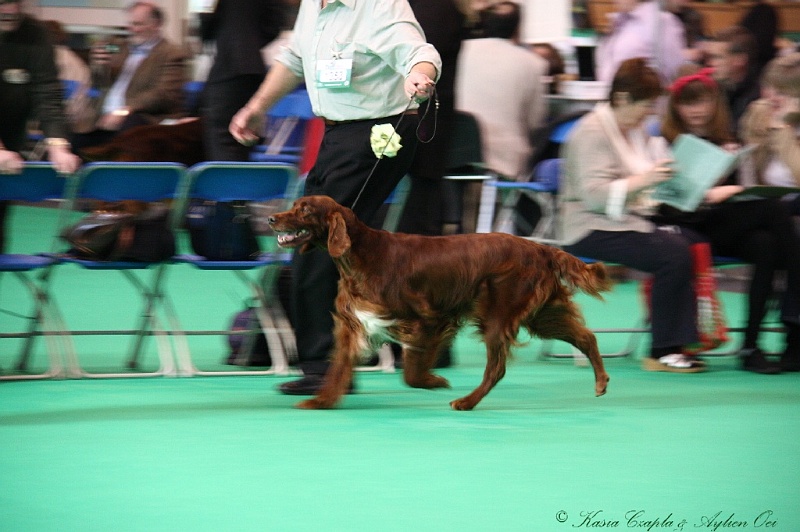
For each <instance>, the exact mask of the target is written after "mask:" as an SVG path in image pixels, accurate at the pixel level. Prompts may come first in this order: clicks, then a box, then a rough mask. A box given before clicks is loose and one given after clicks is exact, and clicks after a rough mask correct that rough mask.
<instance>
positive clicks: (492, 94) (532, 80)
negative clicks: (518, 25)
mask: <svg viewBox="0 0 800 532" xmlns="http://www.w3.org/2000/svg"><path fill="white" fill-rule="evenodd" d="M546 72H547V62H546V61H545V60H544V59H542V58H541V57H539V56H538V55H536V54H535V53H533V52H530V51H528V50H525V49H524V48H521V47H520V46H517V45H516V44H514V43H513V42H511V41H509V40H507V39H493V38H492V39H469V40H466V41H464V43H463V45H462V46H461V53H460V54H459V58H458V67H457V70H456V109H458V110H460V111H465V112H467V113H471V114H473V115H475V118H476V119H477V120H478V124H479V125H480V128H481V137H482V138H481V141H482V145H483V157H484V160H485V162H486V163H487V164H488V165H489V167H490V168H491V169H492V170H494V171H495V172H498V173H500V174H501V175H503V176H505V177H508V178H510V179H515V180H524V179H527V177H528V174H529V173H530V170H531V169H530V167H529V164H530V157H531V154H532V153H533V147H532V146H531V143H530V140H529V139H530V135H531V132H532V131H533V130H535V129H536V128H538V127H540V126H541V125H543V124H544V120H545V118H546V112H547V108H546V100H545V96H544V86H543V84H542V76H544V75H545V74H546Z"/></svg>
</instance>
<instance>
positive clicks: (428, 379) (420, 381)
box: [406, 373, 450, 390]
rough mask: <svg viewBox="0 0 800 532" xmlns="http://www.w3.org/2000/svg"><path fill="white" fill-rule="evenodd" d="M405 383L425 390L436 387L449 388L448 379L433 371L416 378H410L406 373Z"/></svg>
mask: <svg viewBox="0 0 800 532" xmlns="http://www.w3.org/2000/svg"><path fill="white" fill-rule="evenodd" d="M406 384H408V385H409V386H411V387H412V388H422V389H425V390H433V389H436V388H450V381H448V380H447V379H445V378H444V377H440V376H439V375H434V374H433V373H428V374H426V375H422V376H420V377H419V378H417V379H413V378H410V377H409V375H408V374H407V375H406Z"/></svg>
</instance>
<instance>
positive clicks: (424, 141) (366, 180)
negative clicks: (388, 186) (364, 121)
mask: <svg viewBox="0 0 800 532" xmlns="http://www.w3.org/2000/svg"><path fill="white" fill-rule="evenodd" d="M433 99H434V107H435V111H434V123H433V134H432V135H431V138H429V139H428V140H422V139H421V138H419V128H420V125H422V121H423V120H424V119H425V117H426V116H428V112H429V111H430V110H431V106H430V105H428V106H426V108H425V113H424V114H423V115H422V117H420V119H419V124H417V129H416V131H415V135H416V136H417V139H418V140H419V141H420V142H423V143H425V144H427V143H428V142H430V141H432V140H433V137H435V136H436V125H437V122H438V115H439V95H438V94H437V93H436V87H435V86H434V89H433ZM412 103H414V97H413V96H412V97H411V100H410V101H409V102H408V105H407V106H406V108H405V109H404V110H403V112H402V113H400V117H399V118H398V119H397V122H396V123H395V124H394V127H393V128H392V134H391V135H390V136H389V138H388V139H387V141H386V144H384V145H383V149H381V153H380V154H379V155H378V157H377V159H376V160H375V164H374V165H372V169H371V170H370V171H369V175H367V178H366V179H365V180H364V183H363V184H362V185H361V190H359V191H358V195H357V196H356V199H354V200H353V204H352V205H351V206H350V209H351V210H355V208H356V204H357V203H358V200H359V199H361V194H363V193H364V189H366V188H367V184H368V183H369V180H370V179H372V174H374V173H375V169H376V168H377V167H378V163H380V162H381V159H383V154H384V153H385V152H386V148H387V147H388V146H389V142H391V140H392V139H393V138H394V136H395V135H397V128H398V127H400V123H401V122H402V121H403V117H404V116H405V114H406V112H407V111H408V109H409V108H410V107H411V104H412Z"/></svg>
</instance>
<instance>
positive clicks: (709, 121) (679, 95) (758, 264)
mask: <svg viewBox="0 0 800 532" xmlns="http://www.w3.org/2000/svg"><path fill="white" fill-rule="evenodd" d="M662 133H663V135H664V137H665V138H666V139H667V140H668V141H669V142H673V141H674V140H675V139H676V138H677V137H678V135H680V134H692V135H696V136H698V137H701V138H704V139H706V140H708V141H710V142H713V143H714V144H717V145H719V146H723V147H727V148H731V149H732V148H737V147H738V146H736V145H735V143H734V140H733V136H732V134H731V123H730V113H729V111H728V108H727V105H726V103H725V97H724V95H723V93H722V90H721V89H720V87H719V85H718V84H717V83H716V82H715V81H714V80H713V79H712V78H711V76H710V73H709V72H707V71H701V72H699V73H697V74H694V75H691V76H686V77H683V78H679V79H678V80H676V81H675V83H674V84H673V85H672V87H671V92H670V98H669V103H668V106H667V111H666V114H665V117H664V120H663V122H662ZM742 189H743V187H742V186H740V185H738V184H735V182H734V181H733V179H728V182H726V183H720V184H719V185H718V186H715V187H712V188H711V189H710V190H709V191H708V192H707V193H706V196H705V201H704V203H703V204H702V205H701V206H700V207H699V208H698V209H697V210H696V211H695V212H689V213H687V212H683V211H679V210H677V209H674V208H671V207H669V206H666V205H661V206H660V208H659V213H658V216H657V217H656V221H657V223H660V224H670V225H677V226H678V227H680V228H682V229H683V228H689V229H692V230H693V231H695V232H697V233H699V234H701V235H702V236H703V237H704V239H705V240H706V241H708V242H710V243H711V247H712V250H713V253H714V254H715V255H722V256H728V257H736V258H737V259H740V260H742V261H744V262H746V263H748V264H752V265H753V273H752V277H751V279H750V286H749V290H748V296H749V298H748V310H747V321H746V323H747V326H746V328H745V333H744V340H743V344H742V349H741V351H740V353H739V354H740V358H741V363H742V368H743V369H745V370H747V371H753V372H756V373H769V374H774V373H779V372H780V371H781V370H784V371H800V322H798V320H800V312H798V311H799V310H800V240H798V237H797V235H796V233H795V232H794V230H793V227H792V221H791V219H790V216H789V213H788V210H787V209H786V208H785V206H784V205H783V204H782V203H781V202H780V201H779V200H776V199H755V200H751V201H726V200H728V199H729V198H730V197H731V196H732V195H734V194H736V193H737V192H740V191H741V190H742ZM778 270H786V271H787V285H788V286H787V291H786V294H785V297H784V304H783V307H782V309H783V314H782V318H783V321H784V324H785V328H786V331H787V334H786V348H785V350H784V352H783V354H782V357H781V362H780V365H778V364H776V363H773V362H772V361H770V360H769V359H768V358H767V357H766V356H765V355H764V353H763V352H762V351H761V349H759V347H758V337H759V332H760V327H761V322H762V321H763V319H764V316H765V315H766V311H767V303H768V301H769V298H770V296H771V295H772V291H773V283H774V278H775V273H776V271H778Z"/></svg>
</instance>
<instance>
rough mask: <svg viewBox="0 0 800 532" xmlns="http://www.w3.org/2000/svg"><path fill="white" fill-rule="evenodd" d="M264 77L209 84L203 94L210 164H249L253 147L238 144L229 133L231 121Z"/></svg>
mask: <svg viewBox="0 0 800 532" xmlns="http://www.w3.org/2000/svg"><path fill="white" fill-rule="evenodd" d="M263 79H264V78H263V76H257V75H256V76H238V77H236V78H234V79H231V80H227V81H221V82H217V83H210V84H207V85H206V87H205V92H204V95H203V105H202V119H203V148H204V150H205V153H206V158H207V159H208V160H209V161H247V160H249V159H250V152H251V151H252V149H253V148H252V147H251V146H244V145H242V144H240V143H239V142H237V141H236V139H234V138H233V136H232V135H231V134H230V132H229V131H228V126H229V125H230V123H231V118H233V115H235V114H236V112H237V111H239V109H241V108H242V107H243V106H244V105H245V104H246V103H247V102H248V101H249V99H250V96H252V95H253V94H254V93H255V92H256V91H257V90H258V87H259V85H260V84H261V81H263Z"/></svg>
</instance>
